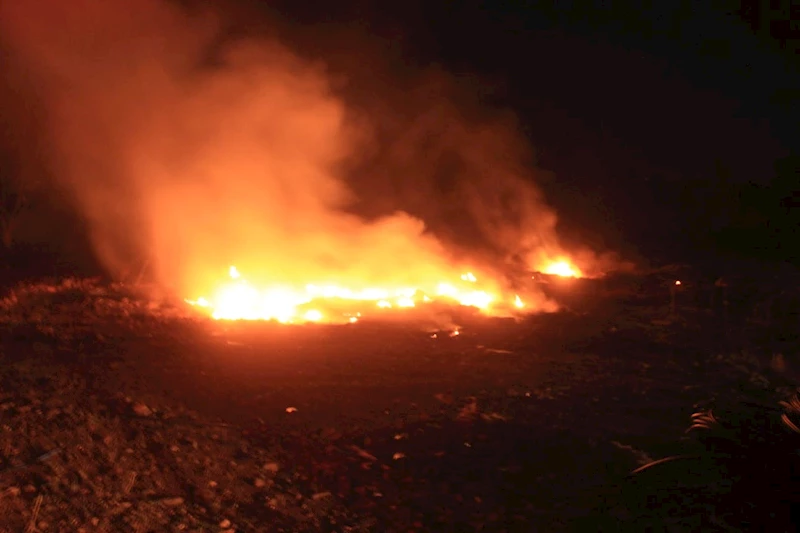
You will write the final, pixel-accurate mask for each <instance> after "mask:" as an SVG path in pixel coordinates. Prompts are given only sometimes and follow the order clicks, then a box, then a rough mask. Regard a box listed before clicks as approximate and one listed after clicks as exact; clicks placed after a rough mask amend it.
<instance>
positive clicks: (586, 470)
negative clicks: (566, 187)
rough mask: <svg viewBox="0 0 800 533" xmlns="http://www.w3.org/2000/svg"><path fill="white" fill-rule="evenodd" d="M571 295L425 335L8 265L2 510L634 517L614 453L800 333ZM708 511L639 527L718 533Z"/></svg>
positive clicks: (535, 526)
mask: <svg viewBox="0 0 800 533" xmlns="http://www.w3.org/2000/svg"><path fill="white" fill-rule="evenodd" d="M570 290H572V289H569V288H568V287H566V288H565V287H562V291H570ZM573 292H574V294H573V296H572V300H573V301H571V302H570V305H571V309H572V310H571V311H565V312H561V313H556V314H550V315H539V316H533V317H530V318H528V319H526V320H524V321H522V322H519V323H516V322H514V321H510V320H501V319H476V318H474V317H471V318H470V317H464V318H462V319H461V321H460V323H461V324H462V326H463V328H462V330H461V334H460V335H458V336H455V337H451V336H449V335H448V334H447V333H448V332H439V334H438V335H436V336H435V337H434V336H432V335H431V334H430V332H425V331H421V330H420V328H418V327H416V326H414V325H412V324H405V325H403V324H398V323H394V324H388V323H379V322H373V323H369V322H363V323H359V324H355V325H350V326H337V327H333V326H302V327H283V326H276V325H271V324H264V323H261V324H245V323H235V324H225V323H216V322H212V321H208V320H204V319H200V318H198V317H196V316H194V315H192V314H189V313H187V310H186V309H184V308H182V307H181V306H171V305H167V304H165V303H147V302H143V301H140V300H137V299H136V298H135V297H134V296H133V295H132V294H129V293H128V292H127V290H126V289H125V288H123V287H119V286H115V287H109V286H101V285H99V284H97V283H96V282H92V281H75V280H67V281H66V282H60V283H58V284H53V283H40V284H35V285H30V284H29V285H25V286H20V287H18V288H17V289H16V290H15V291H14V292H13V293H12V294H11V296H9V297H8V298H6V299H5V300H4V301H3V303H2V308H1V310H0V327H2V335H3V337H2V340H3V344H2V354H0V531H9V532H11V531H24V530H27V531H109V532H110V531H137V532H145V531H159V532H160V531H242V532H244V531H292V532H303V531H376V532H395V531H397V532H400V531H402V532H409V531H419V532H422V531H546V532H557V531H565V530H578V531H620V530H621V531H643V530H647V529H646V528H645V526H643V525H642V524H641V523H638V522H636V516H634V514H632V512H631V510H630V508H629V506H627V504H626V502H625V501H623V499H622V498H621V497H620V496H619V488H620V486H621V485H622V484H624V478H625V475H626V473H628V472H629V471H630V470H631V469H633V468H636V467H637V466H639V465H641V464H643V463H644V462H647V461H648V460H650V459H652V458H658V457H662V456H665V455H668V454H670V453H674V452H676V451H680V450H681V449H682V446H684V444H683V443H682V442H681V439H682V437H683V433H684V429H685V428H686V427H687V426H688V422H689V417H690V414H691V413H692V412H693V411H694V410H695V408H696V406H697V405H698V403H699V402H705V401H708V400H710V399H716V400H718V401H719V400H721V399H729V400H731V401H733V400H736V399H738V398H740V397H744V396H746V397H750V398H758V399H759V400H760V401H765V402H773V401H777V399H778V398H780V397H782V396H785V395H786V394H787V393H788V392H790V391H791V390H792V387H793V386H794V381H793V379H792V375H793V373H792V366H791V363H792V360H793V358H794V350H795V343H793V341H791V339H789V340H788V341H787V340H785V339H784V340H783V341H781V342H782V344H781V343H779V344H776V342H777V341H776V339H777V337H776V335H774V334H772V333H770V332H769V331H767V329H768V328H767V326H758V325H754V324H752V323H750V322H745V321H741V322H738V323H733V322H731V320H732V319H730V318H729V321H728V322H724V321H722V320H721V319H720V317H719V316H716V315H714V314H712V313H711V312H709V311H708V310H704V309H698V308H696V307H690V306H683V307H681V308H680V309H679V313H680V314H679V316H678V317H677V318H675V319H667V316H668V315H669V296H668V294H669V293H668V291H666V292H665V293H662V292H659V291H655V292H654V293H653V295H652V297H651V298H642V297H641V294H632V293H630V290H629V289H628V292H625V291H622V292H620V291H619V290H615V291H606V292H603V291H601V290H599V289H597V288H595V289H592V290H582V291H578V289H574V290H573ZM578 292H580V296H578V295H577V293H578ZM562 296H564V294H562ZM632 296H638V298H632ZM565 298H566V296H565ZM566 299H569V298H566ZM776 350H780V351H781V352H782V353H783V355H784V356H785V357H784V358H783V359H782V360H781V363H783V362H788V366H787V365H785V364H775V360H774V359H773V358H772V356H773V353H774V352H775V351H776ZM771 362H772V364H770V363H771ZM707 511H708V509H707V508H706V510H705V511H703V510H702V509H701V510H699V511H698V510H694V511H686V512H685V513H684V514H685V516H681V515H680V513H679V514H678V515H676V514H675V513H674V512H673V511H670V512H669V513H666V512H665V514H664V515H663V516H661V517H660V518H657V519H656V520H660V521H661V522H658V526H656V529H655V530H659V529H658V527H666V526H670V527H671V528H672V529H670V531H696V530H700V529H702V530H704V531H706V530H726V529H723V526H721V525H719V527H716V526H714V522H713V520H711V519H710V518H709V517H708V516H706V515H707V514H709V513H708V512H707ZM651 526H652V524H651ZM728 530H731V529H728ZM734 530H735V529H734Z"/></svg>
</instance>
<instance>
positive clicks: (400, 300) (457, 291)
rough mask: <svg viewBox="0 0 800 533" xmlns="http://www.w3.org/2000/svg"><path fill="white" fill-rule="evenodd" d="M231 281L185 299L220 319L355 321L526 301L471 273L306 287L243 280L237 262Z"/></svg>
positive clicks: (517, 306) (490, 310) (499, 307)
mask: <svg viewBox="0 0 800 533" xmlns="http://www.w3.org/2000/svg"><path fill="white" fill-rule="evenodd" d="M228 276H229V278H230V279H229V280H228V281H225V282H223V283H221V284H220V285H219V286H218V287H217V289H216V290H215V291H214V292H213V295H212V296H211V297H200V298H197V299H194V300H193V299H186V302H187V303H189V304H191V305H192V306H195V307H198V308H201V309H204V310H205V311H206V312H208V313H209V314H210V315H211V317H212V318H214V319H216V320H275V321H277V322H281V323H306V322H330V323H351V324H352V323H355V322H357V321H358V320H359V319H360V318H361V316H362V311H363V312H368V311H369V310H372V311H373V312H375V311H377V310H380V309H384V310H388V309H404V308H415V307H419V306H424V305H426V304H431V303H433V302H440V303H442V302H444V303H448V304H451V305H457V306H464V307H471V308H475V309H478V310H480V311H481V312H483V313H486V314H496V313H498V312H504V311H509V310H512V309H514V310H517V311H519V310H521V309H523V308H524V307H525V303H524V302H523V300H522V298H521V297H520V296H519V295H518V294H514V295H513V296H512V297H510V298H509V297H504V296H503V295H501V294H499V293H498V292H496V291H490V290H487V289H483V288H480V286H479V285H478V278H477V277H476V276H475V274H473V273H472V272H467V273H465V274H463V275H461V276H460V281H459V282H453V283H451V282H440V283H436V284H432V285H431V286H430V287H395V288H378V287H371V288H363V289H352V288H349V287H343V286H340V285H335V284H325V285H316V284H307V285H305V287H303V288H302V289H297V288H293V287H290V286H271V287H258V286H255V285H252V284H250V283H249V282H248V281H247V280H246V279H244V278H243V277H242V276H241V274H240V273H239V270H238V269H237V268H236V267H235V266H231V267H230V269H229V271H228Z"/></svg>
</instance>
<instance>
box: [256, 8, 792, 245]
mask: <svg viewBox="0 0 800 533" xmlns="http://www.w3.org/2000/svg"><path fill="white" fill-rule="evenodd" d="M541 4H542V3H540V2H533V1H527V2H526V1H517V2H511V1H501V0H495V1H483V2H481V1H476V0H468V1H462V2H404V3H402V4H400V3H385V2H372V1H370V0H360V1H355V2H351V3H338V4H336V5H335V6H331V5H329V3H327V2H322V3H314V2H304V3H302V4H301V5H298V4H297V3H292V2H288V1H287V2H271V3H270V6H272V7H273V8H277V9H278V10H279V11H280V12H281V13H282V16H283V17H284V18H285V19H286V21H287V22H288V23H289V25H302V26H306V27H311V28H314V27H319V28H320V31H324V28H327V27H330V26H335V25H337V24H347V25H350V26H358V27H359V28H361V29H365V30H366V31H367V32H368V33H370V34H372V35H377V36H379V37H380V38H381V39H382V42H383V43H384V46H385V48H386V49H387V50H389V51H393V52H395V53H396V54H397V55H398V56H399V57H400V59H399V60H400V61H405V62H414V63H416V64H419V65H427V64H441V65H442V66H443V67H444V68H445V69H447V70H449V71H450V72H453V73H455V74H456V75H459V74H464V75H474V74H475V75H478V76H479V77H481V78H482V79H483V80H485V81H486V82H487V83H488V84H489V85H490V86H491V87H493V90H492V91H491V94H489V95H487V98H486V101H487V103H488V104H500V105H502V106H506V107H510V108H511V109H513V110H514V111H515V112H516V113H517V114H518V116H519V117H520V119H521V121H522V125H523V127H524V129H525V132H526V134H527V136H528V137H529V139H530V141H531V143H532V145H533V146H534V149H535V150H536V153H537V158H538V161H539V165H540V166H542V167H544V168H546V169H548V170H551V171H553V172H554V173H555V176H556V179H555V182H554V183H552V184H549V185H546V189H547V193H548V195H549V197H550V198H551V201H552V202H553V203H554V204H555V205H556V207H557V208H558V210H559V212H560V213H561V214H562V219H565V220H566V221H567V223H566V224H565V226H570V225H572V226H576V227H586V226H587V225H590V224H592V225H595V226H596V224H594V223H595V222H596V221H598V220H599V219H603V222H604V223H605V225H606V226H607V227H606V228H604V229H605V230H607V231H609V232H612V233H614V232H615V233H616V234H617V236H618V237H621V238H622V239H628V240H630V239H635V240H637V239H638V240H639V241H642V240H645V241H646V240H653V239H654V238H655V239H660V238H662V237H663V236H665V235H666V236H674V237H676V238H679V237H680V235H681V234H684V233H686V232H687V231H690V230H691V228H690V227H689V226H687V224H686V223H684V221H683V220H682V219H686V220H698V217H699V218H702V215H698V214H697V213H694V214H686V213H684V212H682V211H683V210H687V209H694V210H695V211H696V210H697V208H698V207H697V205H694V206H693V207H691V208H690V207H689V206H686V205H681V204H680V203H677V204H676V203H671V204H668V203H666V202H665V199H664V190H665V188H666V189H669V190H670V191H672V196H680V194H681V193H680V190H681V187H682V186H683V185H682V184H684V183H686V182H687V181H688V180H699V181H701V182H702V181H706V182H712V181H713V180H714V179H716V168H717V167H716V166H715V165H716V163H715V162H716V161H720V162H721V163H722V165H723V167H724V168H725V169H726V171H727V174H728V176H729V179H730V180H732V181H734V182H747V181H752V182H755V183H759V184H762V185H766V184H768V183H769V182H770V180H772V178H773V176H774V170H773V165H774V161H775V160H776V158H779V157H784V156H786V155H788V153H789V152H790V151H791V148H792V147H793V138H792V135H793V130H794V129H795V128H796V126H795V125H796V124H798V123H800V109H799V106H798V102H799V101H800V100H798V99H797V98H795V100H794V101H791V100H789V99H787V95H789V96H791V95H792V91H794V93H795V95H796V93H797V91H798V89H800V74H799V73H798V69H797V67H796V65H797V63H796V62H794V63H793V62H792V60H791V59H790V58H791V54H790V53H787V52H785V51H784V52H781V51H780V50H779V49H778V44H777V41H774V40H770V39H769V38H765V37H764V36H763V35H761V36H759V35H758V34H757V33H756V31H755V30H754V29H753V25H752V24H748V22H747V21H746V17H747V15H748V11H747V9H746V7H747V6H744V8H743V7H742V3H740V2H717V3H714V6H716V7H712V6H711V3H699V4H698V3H691V2H664V3H663V4H660V5H659V7H658V8H655V7H652V5H653V4H657V3H645V4H651V7H649V8H646V9H642V8H641V6H636V7H634V6H635V5H636V4H641V3H637V2H632V3H628V2H619V3H618V2H614V3H613V4H614V7H613V8H607V7H601V6H602V5H603V4H608V3H606V2H603V3H598V2H595V3H581V5H582V6H583V7H575V6H576V5H578V3H577V2H555V3H554V5H555V7H552V6H551V7H549V8H543V7H541ZM726 4H727V5H726ZM751 16H752V15H751ZM398 50H399V51H398ZM696 203H697V202H695V204H696ZM700 203H701V207H700V209H701V210H702V209H703V207H702V202H700ZM731 209H733V207H731ZM601 225H603V224H601ZM648 227H649V228H650V229H646V228H648ZM614 228H616V229H614ZM632 228H638V234H635V233H636V232H634V231H631V229H632ZM656 228H657V229H656ZM565 229H567V230H569V228H565ZM623 234H624V235H623ZM610 240H611V242H610V243H609V244H612V243H613V241H614V240H615V239H614V238H611V239H610Z"/></svg>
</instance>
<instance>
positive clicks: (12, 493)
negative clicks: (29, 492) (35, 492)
mask: <svg viewBox="0 0 800 533" xmlns="http://www.w3.org/2000/svg"><path fill="white" fill-rule="evenodd" d="M21 492H22V491H21V490H20V489H19V487H8V488H7V489H6V493H7V494H9V495H10V496H19V495H20V493H21Z"/></svg>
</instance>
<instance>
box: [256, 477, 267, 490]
mask: <svg viewBox="0 0 800 533" xmlns="http://www.w3.org/2000/svg"><path fill="white" fill-rule="evenodd" d="M253 486H254V487H256V488H257V489H261V488H264V487H266V486H267V482H266V481H264V480H263V479H261V478H256V479H255V480H253Z"/></svg>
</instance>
